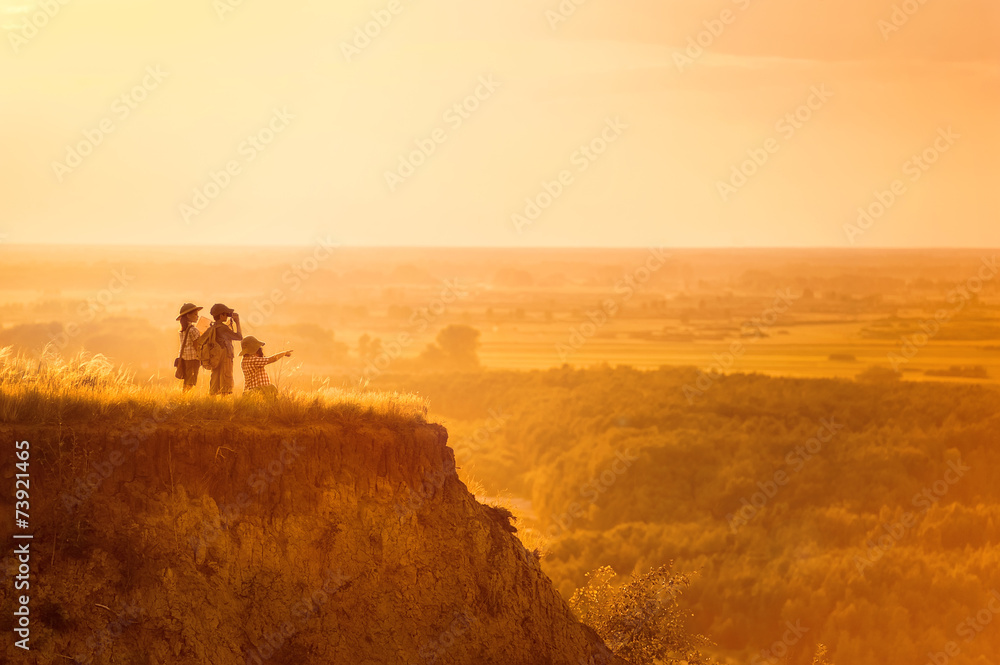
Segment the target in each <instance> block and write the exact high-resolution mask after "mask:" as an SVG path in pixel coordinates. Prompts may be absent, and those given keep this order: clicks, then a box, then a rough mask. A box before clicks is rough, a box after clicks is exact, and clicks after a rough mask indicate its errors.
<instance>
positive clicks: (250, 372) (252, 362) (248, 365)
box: [240, 356, 278, 390]
mask: <svg viewBox="0 0 1000 665" xmlns="http://www.w3.org/2000/svg"><path fill="white" fill-rule="evenodd" d="M277 359H278V358H277V356H243V362H241V363H240V368H241V369H242V370H243V380H244V382H245V385H244V388H246V389H247V390H250V389H251V388H260V387H261V386H269V385H271V379H269V378H267V371H265V369H264V368H265V367H266V366H267V365H270V364H271V363H273V362H275V361H276V360H277Z"/></svg>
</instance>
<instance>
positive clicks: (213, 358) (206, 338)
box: [194, 325, 226, 369]
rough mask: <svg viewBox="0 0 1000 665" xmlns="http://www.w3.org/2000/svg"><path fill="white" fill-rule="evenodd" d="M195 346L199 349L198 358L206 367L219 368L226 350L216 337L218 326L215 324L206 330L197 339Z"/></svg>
mask: <svg viewBox="0 0 1000 665" xmlns="http://www.w3.org/2000/svg"><path fill="white" fill-rule="evenodd" d="M194 345H195V347H196V348H197V349H198V359H199V360H201V366H202V367H204V368H205V369H218V367H219V365H220V364H221V363H222V358H223V357H224V356H225V355H226V350H225V349H223V348H222V345H221V344H219V340H218V339H216V328H215V326H214V325H213V326H212V327H210V328H209V329H208V330H206V331H205V334H203V335H202V336H201V337H199V338H198V339H196V340H195V342H194Z"/></svg>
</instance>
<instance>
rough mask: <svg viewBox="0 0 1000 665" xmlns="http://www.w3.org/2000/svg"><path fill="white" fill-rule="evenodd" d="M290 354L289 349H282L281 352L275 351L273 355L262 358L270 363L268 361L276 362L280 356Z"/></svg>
mask: <svg viewBox="0 0 1000 665" xmlns="http://www.w3.org/2000/svg"><path fill="white" fill-rule="evenodd" d="M290 355H292V352H291V351H282V352H281V353H275V354H274V355H273V356H268V357H267V358H265V359H264V360H266V361H267V362H268V364H270V363H273V362H278V361H279V360H281V359H282V358H284V357H286V356H290Z"/></svg>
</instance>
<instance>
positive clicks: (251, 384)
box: [240, 335, 292, 397]
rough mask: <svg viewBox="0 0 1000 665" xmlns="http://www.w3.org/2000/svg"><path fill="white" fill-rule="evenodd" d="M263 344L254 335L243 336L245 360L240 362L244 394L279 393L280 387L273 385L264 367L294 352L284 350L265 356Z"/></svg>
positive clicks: (268, 394)
mask: <svg viewBox="0 0 1000 665" xmlns="http://www.w3.org/2000/svg"><path fill="white" fill-rule="evenodd" d="M263 346H264V342H262V341H260V340H259V339H257V338H256V337H254V336H253V335H250V336H247V337H244V338H243V342H242V347H243V348H242V350H241V351H240V355H241V356H243V360H242V361H241V362H240V369H242V370H243V381H244V386H243V392H244V394H246V393H262V394H264V395H267V396H269V397H273V396H276V395H277V394H278V389H277V388H275V387H274V386H273V385H271V379H269V378H268V377H267V370H266V369H264V368H265V367H267V366H268V365H270V364H271V363H273V362H276V361H278V360H280V359H282V358H285V357H286V356H290V355H292V352H291V351H282V352H281V353H276V354H274V355H273V356H265V355H264V350H263Z"/></svg>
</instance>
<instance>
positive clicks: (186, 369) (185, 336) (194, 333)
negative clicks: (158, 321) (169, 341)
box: [177, 302, 202, 392]
mask: <svg viewBox="0 0 1000 665" xmlns="http://www.w3.org/2000/svg"><path fill="white" fill-rule="evenodd" d="M201 309H202V308H201V307H198V306H197V305H195V304H194V303H190V302H186V303H184V304H183V305H181V314H180V316H178V317H177V320H178V321H180V322H181V351H180V355H179V356H178V357H179V358H180V361H181V373H182V374H183V375H184V392H187V391H189V390H191V389H192V388H194V387H195V385H196V384H197V383H198V369H199V368H200V367H201V361H200V360H199V359H198V347H197V345H196V344H195V343H196V342H197V341H198V336H199V334H200V333H199V332H198V326H197V325H196V324H197V323H198V318H199V317H198V312H200V311H201Z"/></svg>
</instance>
